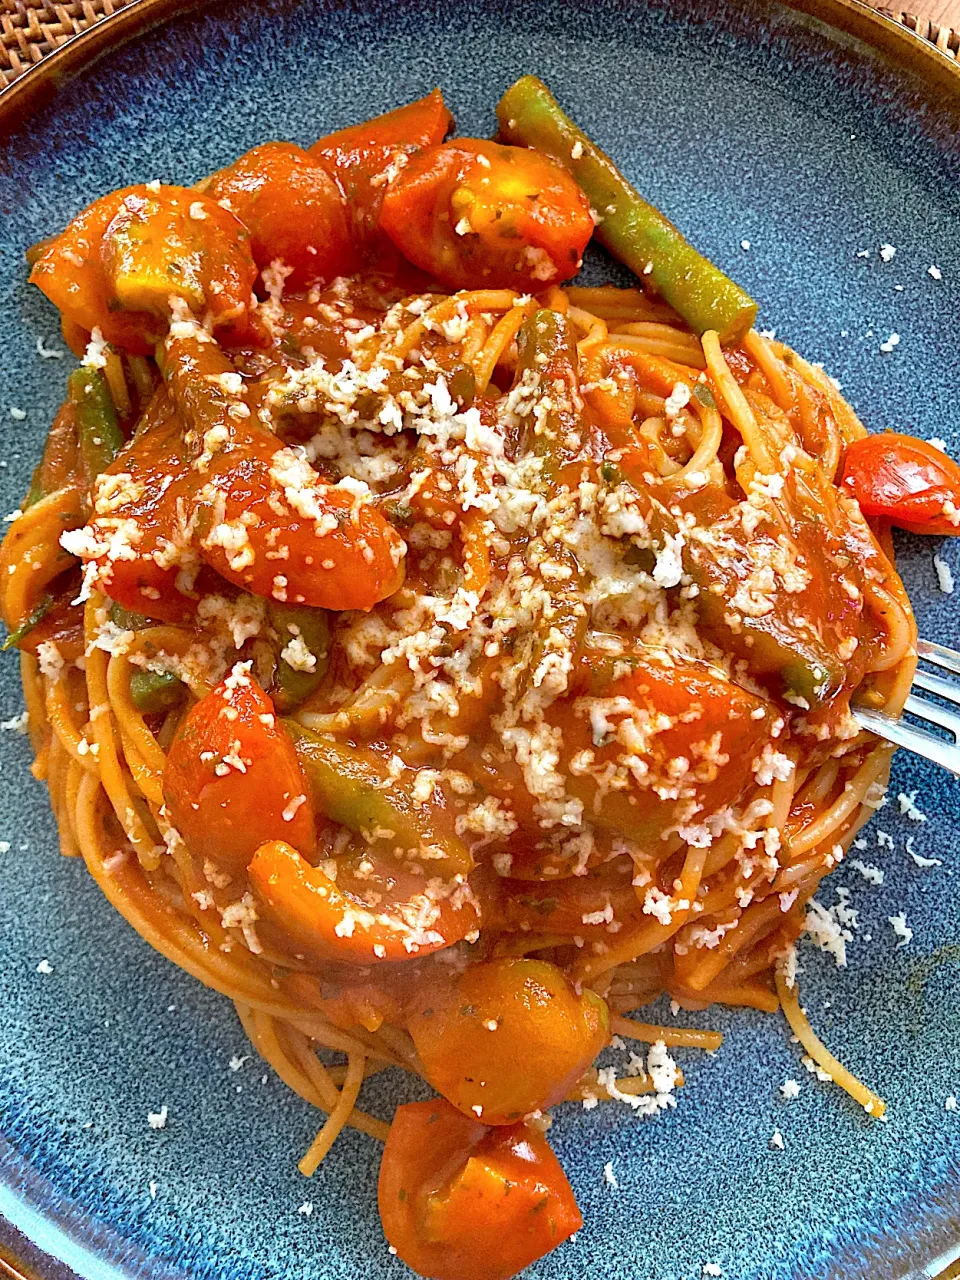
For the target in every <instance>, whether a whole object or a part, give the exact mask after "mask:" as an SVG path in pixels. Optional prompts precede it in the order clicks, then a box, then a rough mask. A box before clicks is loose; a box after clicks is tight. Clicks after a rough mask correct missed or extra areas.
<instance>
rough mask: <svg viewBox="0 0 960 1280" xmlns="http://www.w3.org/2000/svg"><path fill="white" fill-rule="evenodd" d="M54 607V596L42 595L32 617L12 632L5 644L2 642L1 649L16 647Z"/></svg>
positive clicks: (4, 650)
mask: <svg viewBox="0 0 960 1280" xmlns="http://www.w3.org/2000/svg"><path fill="white" fill-rule="evenodd" d="M52 607H53V596H50V595H44V596H41V598H40V600H39V601H38V602H37V607H36V608H35V609H34V611H33V613H31V615H30V617H29V618H26V619H25V620H24V621H23V622H21V623H20V625H19V627H17V629H16V630H15V631H11V632H10V634H9V635H8V636H7V638H6V640H4V642H3V644H0V651H3V652H6V650H7V649H15V648H16V646H17V645H18V644H19V643H20V641H21V640H23V639H25V638H26V637H27V636H28V635H29V634H30V632H31V631H32V630H33V628H34V627H35V626H36V625H37V623H38V622H42V621H43V619H44V618H45V617H46V616H47V614H48V613H49V612H50V610H51V608H52Z"/></svg>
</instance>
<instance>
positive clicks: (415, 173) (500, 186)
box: [380, 138, 593, 293]
mask: <svg viewBox="0 0 960 1280" xmlns="http://www.w3.org/2000/svg"><path fill="white" fill-rule="evenodd" d="M380 222H381V225H382V227H383V229H384V230H385V231H386V233H387V235H389V237H390V238H391V240H392V241H393V242H394V244H395V245H396V246H397V248H398V249H399V250H400V251H401V253H403V254H404V256H405V257H407V258H408V259H409V260H410V261H411V262H412V263H414V265H415V266H418V267H420V268H422V269H423V270H424V271H428V272H430V273H431V275H434V276H435V277H436V278H437V279H438V280H442V281H443V282H444V284H447V285H450V286H451V287H452V288H454V289H476V288H504V289H520V290H524V291H527V292H531V293H539V292H540V291H541V290H543V289H545V288H547V287H548V286H549V285H552V284H557V283H558V282H559V281H561V280H567V279H569V278H570V276H573V275H576V273H577V271H578V270H579V268H580V260H581V258H582V256H583V251H584V249H585V248H586V245H587V241H588V240H589V239H590V236H591V235H592V234H593V219H592V218H591V216H590V202H589V201H588V200H587V198H586V196H585V195H584V194H583V192H582V191H581V190H580V188H579V187H578V186H577V184H576V183H575V182H574V180H573V179H572V178H571V177H570V175H569V174H568V173H567V172H566V171H565V170H564V169H562V168H561V167H560V165H558V164H557V163H556V162H555V161H554V160H551V159H550V158H549V157H548V156H543V155H540V154H539V153H538V152H536V151H530V150H528V149H527V148H525V147H504V146H500V145H499V144H498V143H495V142H485V141H483V140H481V139H478V138H455V139H454V140H453V141H452V142H447V143H444V145H443V146H439V147H431V148H430V149H429V150H427V151H424V152H422V153H421V154H420V155H418V156H415V157H414V158H413V159H412V160H411V161H410V163H409V164H408V165H407V166H406V168H405V169H404V170H403V171H402V172H401V173H400V174H399V176H398V177H397V178H396V179H395V180H394V181H393V182H392V183H391V184H390V186H389V188H388V189H387V194H386V196H385V197H384V200H383V210H382V213H381V215H380Z"/></svg>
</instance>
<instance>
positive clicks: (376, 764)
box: [283, 720, 473, 879]
mask: <svg viewBox="0 0 960 1280" xmlns="http://www.w3.org/2000/svg"><path fill="white" fill-rule="evenodd" d="M283 724H284V727H285V728H286V729H287V731H288V732H289V734H290V736H291V737H292V738H293V742H294V746H295V747H296V749H297V755H298V756H299V758H300V763H301V765H302V766H303V771H304V773H305V774H306V776H307V781H308V783H309V785H310V790H311V793H312V797H313V801H314V803H315V805H316V807H317V809H318V810H319V811H320V812H322V813H324V814H325V815H326V816H327V817H328V818H330V819H331V821H333V822H339V823H340V824H341V825H342V826H344V827H346V828H348V830H350V831H356V832H359V833H360V834H361V835H362V836H363V837H364V838H365V839H366V840H368V841H370V842H373V841H378V842H383V841H386V842H388V843H389V845H390V847H391V848H395V849H396V848H399V849H402V850H403V851H404V852H405V853H408V854H410V855H412V856H413V857H414V858H420V859H423V861H424V863H425V869H426V871H427V874H428V875H437V876H441V877H443V878H444V879H449V878H450V877H452V876H454V875H467V874H468V872H469V871H470V870H471V869H472V867H473V859H472V858H471V856H470V852H469V850H468V849H467V847H466V845H464V843H463V841H462V840H460V838H459V836H457V835H455V834H454V833H453V831H452V830H451V831H443V830H441V829H440V828H439V827H438V825H437V824H436V823H435V822H434V821H433V815H432V814H431V811H430V809H429V807H428V806H427V805H425V804H424V803H423V802H417V801H415V800H414V799H413V797H412V795H411V794H410V791H409V788H408V787H407V786H406V785H404V779H403V778H402V777H401V778H399V779H392V778H391V776H390V774H389V773H388V771H387V767H386V763H385V761H384V760H383V757H382V756H379V755H377V753H376V752H375V751H369V750H366V749H364V748H361V747H351V746H347V745H345V744H344V743H340V742H335V741H334V740H333V739H332V738H325V737H322V736H321V735H320V734H318V733H313V732H312V731H311V730H309V729H305V728H304V727H303V726H302V725H301V724H299V723H298V722H297V721H296V720H284V721H283Z"/></svg>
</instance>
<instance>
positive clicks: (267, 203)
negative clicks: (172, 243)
mask: <svg viewBox="0 0 960 1280" xmlns="http://www.w3.org/2000/svg"><path fill="white" fill-rule="evenodd" d="M206 192H207V195H208V196H210V198H211V199H212V200H217V201H220V202H223V203H224V204H225V205H226V207H227V208H229V209H230V210H231V211H232V212H233V213H235V214H236V216H237V217H238V218H239V219H240V221H241V222H242V223H243V224H244V225H245V226H246V227H247V229H248V230H249V232H250V248H251V250H252V252H253V257H254V261H255V262H256V264H257V266H258V267H260V268H261V269H262V268H263V267H266V266H269V264H270V263H271V262H273V261H274V260H275V259H277V258H279V259H280V260H281V261H282V262H283V263H284V264H285V265H286V266H288V267H291V268H292V272H291V274H290V276H289V278H288V285H289V287H290V288H291V289H301V288H303V287H304V286H306V285H308V284H311V283H312V282H313V281H315V280H330V279H332V278H333V277H334V276H338V275H347V274H349V272H350V271H352V270H353V269H354V266H355V262H354V254H353V249H352V246H351V241H350V236H349V233H348V231H347V215H346V210H345V207H344V202H343V198H342V197H341V195H340V192H339V190H338V188H337V185H336V183H335V182H334V180H333V179H332V178H331V177H330V175H329V174H328V173H327V171H326V169H324V168H323V166H322V165H321V164H320V163H319V162H318V161H317V160H316V159H315V158H314V157H312V156H309V155H308V154H307V153H306V151H304V150H303V148H302V147H295V146H294V145H293V143H291V142H266V143H264V144H263V145H262V146H259V147H254V148H253V150H252V151H248V152H247V153H246V155H242V156H241V157H240V159H239V160H235V161H234V162H233V164H232V165H230V166H229V167H228V168H226V169H221V170H220V172H219V173H215V174H214V175H213V177H212V178H211V179H210V184H209V186H208V187H207V188H206Z"/></svg>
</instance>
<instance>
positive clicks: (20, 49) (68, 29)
mask: <svg viewBox="0 0 960 1280" xmlns="http://www.w3.org/2000/svg"><path fill="white" fill-rule="evenodd" d="M133 3H134V0H68V3H66V4H55V3H52V2H51V0H0V88H3V87H5V86H6V85H8V84H11V83H12V82H13V81H14V80H16V79H17V77H18V76H22V75H23V73H24V72H25V71H26V70H28V68H30V67H32V66H33V65H34V64H35V63H37V62H40V61H41V60H42V59H43V58H45V57H46V56H47V54H48V53H52V52H53V51H54V49H57V48H59V47H60V45H62V44H63V43H64V41H66V40H69V39H70V37H71V36H73V35H76V34H77V33H78V32H80V31H85V30H86V29H87V27H90V26H93V24H94V23H97V22H103V21H104V20H105V19H106V18H109V17H110V16H111V14H114V13H116V12H117V11H118V10H119V9H126V8H127V7H128V6H129V5H131V4H133ZM881 12H883V13H887V14H889V16H891V17H893V18H894V19H895V20H896V21H897V22H900V23H902V24H903V25H904V26H905V27H909V28H910V30H911V31H915V32H917V34H918V35H920V36H922V37H923V38H924V39H927V40H930V41H931V42H932V43H933V44H935V45H936V46H937V48H938V49H941V50H942V51H943V52H944V53H946V54H948V55H949V56H950V57H952V58H957V57H958V54H960V31H956V30H952V29H951V28H950V27H943V26H938V25H937V24H936V23H933V22H928V21H927V20H926V19H925V18H917V17H915V16H914V15H912V14H908V13H904V12H902V11H891V10H888V9H883V10H881Z"/></svg>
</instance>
